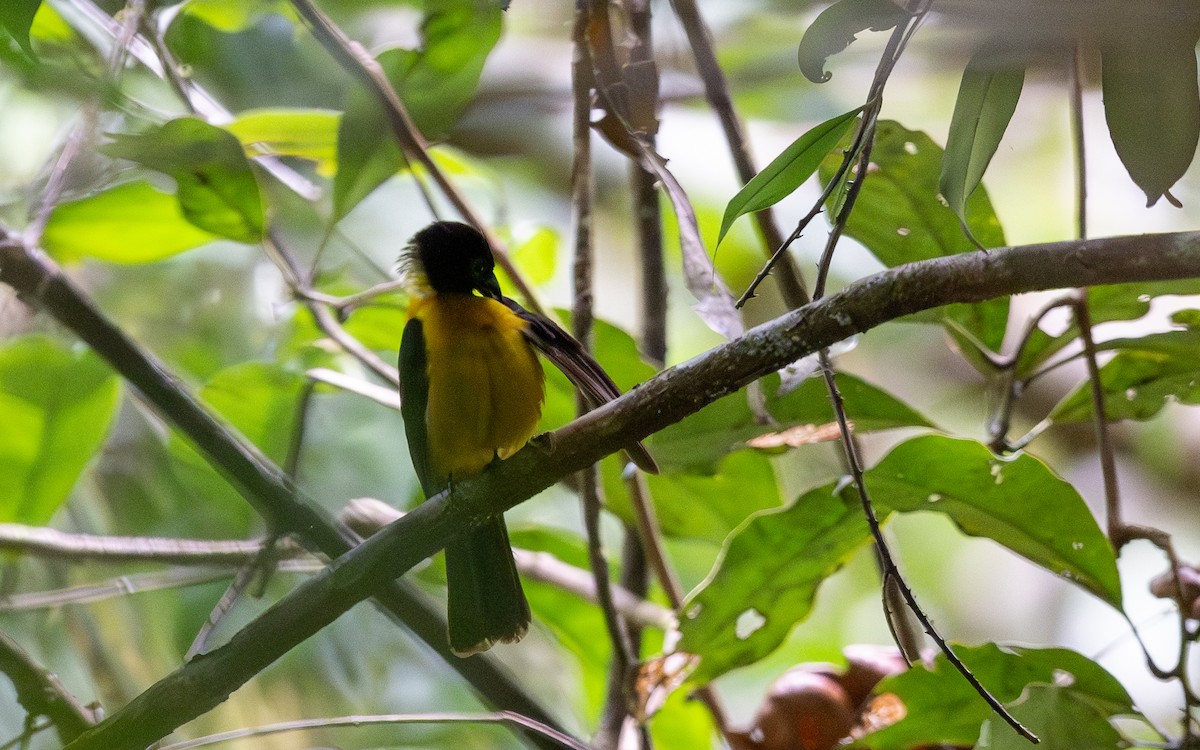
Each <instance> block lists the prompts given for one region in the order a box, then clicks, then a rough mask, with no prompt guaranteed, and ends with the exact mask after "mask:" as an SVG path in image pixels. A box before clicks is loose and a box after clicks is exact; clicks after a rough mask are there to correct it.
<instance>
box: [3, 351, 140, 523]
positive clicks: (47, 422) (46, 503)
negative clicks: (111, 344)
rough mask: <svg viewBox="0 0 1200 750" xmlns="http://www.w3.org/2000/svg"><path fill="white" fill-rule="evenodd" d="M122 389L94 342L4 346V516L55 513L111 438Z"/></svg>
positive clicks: (20, 519) (35, 517)
mask: <svg viewBox="0 0 1200 750" xmlns="http://www.w3.org/2000/svg"><path fill="white" fill-rule="evenodd" d="M119 394H120V389H119V385H118V382H117V378H116V377H115V376H114V375H113V373H112V371H111V370H109V369H108V366H107V365H105V364H104V362H103V361H101V359H100V358H99V357H97V356H96V355H95V354H93V353H91V352H90V351H88V350H85V349H76V350H74V351H72V350H70V349H68V348H66V347H64V346H62V345H61V344H59V343H57V342H55V341H51V340H50V339H47V338H41V337H30V338H20V339H12V340H9V341H8V342H6V343H5V344H4V345H3V346H2V347H0V414H3V415H4V418H3V419H0V520H3V521H5V522H14V523H23V524H28V525H31V526H38V525H42V524H44V523H46V522H47V521H49V520H50V518H51V516H53V515H54V512H55V511H56V510H58V508H59V507H60V506H61V505H62V504H63V503H64V502H66V500H67V498H68V497H69V496H70V494H71V490H72V488H74V486H75V483H76V481H77V480H78V479H79V475H80V474H81V473H82V472H83V470H84V467H86V466H87V464H88V462H89V461H91V460H92V458H93V457H94V456H95V454H96V453H97V451H99V450H100V446H101V445H103V444H104V439H105V437H106V436H107V435H108V431H109V427H110V426H111V425H112V421H113V418H114V417H115V416H116V413H117V403H118V397H119Z"/></svg>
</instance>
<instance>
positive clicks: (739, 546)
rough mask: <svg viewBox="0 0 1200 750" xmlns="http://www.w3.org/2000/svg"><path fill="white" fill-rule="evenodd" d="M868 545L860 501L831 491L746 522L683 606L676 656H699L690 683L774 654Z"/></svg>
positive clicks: (821, 491) (832, 487)
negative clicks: (824, 588) (829, 581)
mask: <svg viewBox="0 0 1200 750" xmlns="http://www.w3.org/2000/svg"><path fill="white" fill-rule="evenodd" d="M869 538H870V532H869V531H868V529H867V522H866V520H865V519H864V518H863V514H862V508H861V506H860V505H859V502H858V498H857V496H856V495H855V494H854V493H853V492H846V493H842V494H836V493H835V485H833V484H830V485H827V486H825V487H820V488H818V489H815V490H812V491H810V492H807V493H805V494H804V495H802V496H801V497H800V498H799V499H798V500H796V502H795V503H794V504H793V505H792V506H790V507H789V508H787V509H784V510H779V511H764V512H761V513H759V514H757V515H755V516H752V517H751V518H750V519H748V520H747V521H746V522H745V524H743V525H742V526H741V527H740V528H739V529H738V530H737V531H736V532H734V534H733V535H732V536H731V537H730V538H729V540H728V541H727V542H726V544H725V547H724V548H723V549H722V551H721V556H720V557H719V558H718V562H717V566H716V568H715V569H714V571H713V572H712V573H710V574H709V577H708V578H707V579H706V580H705V582H704V583H703V584H701V587H700V588H699V589H698V590H697V591H696V592H694V593H693V594H692V595H691V596H690V597H689V598H688V600H687V601H686V602H685V603H684V608H683V613H684V615H683V617H682V619H681V621H680V626H679V627H680V632H681V634H682V638H681V640H680V642H679V645H678V650H679V651H683V652H686V653H689V654H694V655H697V656H699V657H700V663H699V665H698V666H697V667H696V671H695V673H693V675H692V678H693V679H694V680H695V681H697V682H699V683H703V682H706V681H708V680H710V679H712V678H714V677H716V676H717V675H720V674H722V673H724V672H727V671H728V670H730V669H732V668H734V667H738V666H742V665H745V664H750V663H752V662H754V661H757V660H759V659H761V658H762V657H764V656H766V655H767V654H769V653H770V652H771V651H773V650H775V649H776V648H777V647H778V646H779V644H780V643H782V642H783V639H784V638H786V637H787V634H788V633H789V632H790V631H791V629H792V627H793V626H794V625H795V624H796V623H797V622H799V621H800V620H803V619H804V618H806V617H808V615H809V613H810V612H811V611H812V607H813V600H814V598H815V596H816V593H817V588H818V587H819V586H820V585H821V583H822V582H824V581H825V579H826V578H828V577H829V576H831V575H832V574H833V573H834V572H836V571H837V570H838V568H840V567H841V566H842V565H843V564H844V563H845V562H846V561H847V560H848V559H849V557H850V556H851V554H853V553H854V551H855V550H857V549H858V548H859V547H860V546H861V545H863V544H865V543H866V542H867V540H868V539H869Z"/></svg>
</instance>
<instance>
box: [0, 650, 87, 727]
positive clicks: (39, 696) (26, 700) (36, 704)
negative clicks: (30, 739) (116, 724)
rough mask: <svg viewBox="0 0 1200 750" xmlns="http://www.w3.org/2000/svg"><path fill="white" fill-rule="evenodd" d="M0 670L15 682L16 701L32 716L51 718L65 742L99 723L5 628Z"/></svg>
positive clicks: (0, 652)
mask: <svg viewBox="0 0 1200 750" xmlns="http://www.w3.org/2000/svg"><path fill="white" fill-rule="evenodd" d="M0 673H3V674H4V676H5V677H7V678H8V679H9V681H11V682H12V686H13V689H14V690H15V691H16V694H17V701H18V702H19V703H20V704H21V705H22V706H23V707H24V708H25V710H26V711H27V712H28V713H29V720H30V721H32V720H33V719H34V718H36V717H38V716H45V717H46V718H48V719H50V721H51V722H52V723H53V724H54V728H55V730H57V731H58V736H59V738H60V739H61V740H62V741H63V742H64V743H66V742H70V741H71V740H73V739H75V738H76V737H78V736H79V735H80V734H82V733H83V731H84V730H86V729H87V728H88V727H90V726H92V725H94V724H95V723H96V721H97V717H96V716H95V715H94V714H93V713H92V711H90V710H89V709H87V708H86V707H84V705H83V704H82V703H81V702H80V701H79V699H77V698H76V697H75V696H74V695H72V694H71V692H70V691H69V690H67V688H66V686H64V685H63V684H62V682H61V681H60V680H59V679H58V676H57V675H55V674H54V673H53V672H51V671H50V670H48V669H46V668H45V667H44V666H42V665H41V664H39V663H37V661H35V660H34V658H33V657H32V656H30V655H29V653H28V652H26V651H25V649H23V648H21V646H20V644H18V643H17V642H16V641H15V640H13V639H12V638H11V637H9V635H8V634H7V633H4V632H0Z"/></svg>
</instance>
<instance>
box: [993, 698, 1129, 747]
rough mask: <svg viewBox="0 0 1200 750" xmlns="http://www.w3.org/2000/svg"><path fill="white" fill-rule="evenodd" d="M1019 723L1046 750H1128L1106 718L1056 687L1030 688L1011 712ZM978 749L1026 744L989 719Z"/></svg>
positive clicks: (1004, 725)
mask: <svg viewBox="0 0 1200 750" xmlns="http://www.w3.org/2000/svg"><path fill="white" fill-rule="evenodd" d="M1011 713H1012V715H1013V718H1015V719H1016V720H1017V721H1019V722H1021V724H1022V725H1024V726H1025V728H1026V729H1029V730H1030V731H1031V732H1033V733H1034V734H1035V735H1037V738H1038V739H1039V740H1041V743H1040V746H1041V747H1045V748H1063V749H1064V750H1067V749H1068V748H1077V747H1086V748H1089V750H1118V748H1126V747H1129V743H1127V742H1125V741H1124V740H1123V739H1122V738H1121V733H1120V732H1118V731H1117V730H1116V729H1115V728H1114V727H1113V725H1112V724H1111V723H1109V721H1108V718H1107V717H1105V716H1101V715H1098V714H1097V713H1096V712H1095V711H1094V710H1093V709H1092V707H1091V706H1089V705H1087V703H1084V702H1083V701H1081V700H1080V699H1079V698H1077V697H1076V696H1075V695H1074V693H1073V692H1072V691H1070V690H1066V689H1063V688H1061V687H1059V686H1058V685H1030V686H1029V687H1028V688H1027V689H1026V691H1025V695H1024V700H1023V701H1021V703H1019V704H1017V705H1014V706H1013V707H1012V709H1011ZM979 737H980V741H979V747H986V748H991V750H1023V749H1024V748H1028V747H1029V740H1027V739H1025V738H1024V737H1022V736H1021V735H1019V734H1017V732H1016V730H1015V729H1013V728H1012V727H1010V726H1009V725H1008V723H1007V722H1005V721H1004V720H1003V719H999V718H998V717H996V716H989V717H988V718H987V719H986V720H985V721H984V722H983V726H982V727H981V728H980V731H979Z"/></svg>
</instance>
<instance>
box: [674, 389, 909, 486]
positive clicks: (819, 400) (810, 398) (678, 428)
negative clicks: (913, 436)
mask: <svg viewBox="0 0 1200 750" xmlns="http://www.w3.org/2000/svg"><path fill="white" fill-rule="evenodd" d="M837 382H838V388H839V390H841V392H842V395H843V396H844V397H845V400H846V409H847V414H848V416H849V417H850V420H851V421H852V422H854V426H855V429H856V430H858V431H859V432H872V431H877V430H889V429H893V428H896V427H922V426H924V427H929V426H931V425H930V423H929V421H928V420H927V419H925V417H923V416H921V415H920V414H919V413H917V412H916V411H915V410H914V409H912V408H911V407H909V406H908V405H907V404H905V403H904V402H902V401H900V400H899V399H897V398H896V397H894V396H892V395H890V394H888V393H887V392H885V391H883V390H881V389H880V388H877V387H876V386H873V385H871V384H869V383H867V382H866V381H863V380H860V379H859V378H857V377H855V376H853V375H849V374H847V373H838V375H837ZM764 384H765V388H766V392H767V394H768V396H767V403H766V408H767V412H768V413H770V415H771V416H772V417H773V418H774V419H775V422H776V424H771V425H765V424H761V423H760V422H759V420H758V419H757V417H756V416H755V414H754V413H753V412H752V411H751V410H750V406H749V404H748V403H747V401H746V394H745V392H744V391H741V392H738V393H734V394H731V395H729V396H726V397H724V398H722V399H719V400H717V401H716V402H714V403H712V404H710V405H708V406H706V407H705V408H703V409H701V410H700V411H698V412H696V413H695V414H693V415H691V416H689V417H687V418H686V419H684V420H683V421H681V422H678V423H676V424H673V425H670V426H668V427H666V428H664V429H663V430H661V431H660V432H658V433H656V434H655V435H654V436H652V437H651V438H650V450H651V452H652V453H653V454H654V457H655V460H657V461H658V463H659V465H660V466H661V467H662V468H663V470H664V472H669V471H672V470H677V471H682V470H691V471H699V472H701V473H704V472H710V471H712V470H713V467H714V466H715V464H716V463H717V461H718V460H719V459H720V458H721V456H724V455H725V454H727V453H729V452H730V451H735V450H740V449H743V448H745V447H746V441H747V440H750V439H751V438H756V437H759V436H761V435H764V434H767V433H770V432H777V431H780V430H785V429H787V428H789V427H797V426H801V425H813V426H819V425H825V424H829V423H831V422H833V421H834V420H835V418H834V414H833V408H832V407H831V406H830V405H829V397H828V395H827V394H826V391H825V383H824V381H822V380H821V379H820V378H809V379H808V380H805V381H804V382H803V383H802V384H801V385H800V387H799V388H797V389H796V390H795V391H792V392H791V393H789V394H787V395H786V396H782V397H781V396H778V395H776V393H777V391H778V390H779V376H778V375H770V376H768V377H767V378H766V379H765V380H764Z"/></svg>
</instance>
